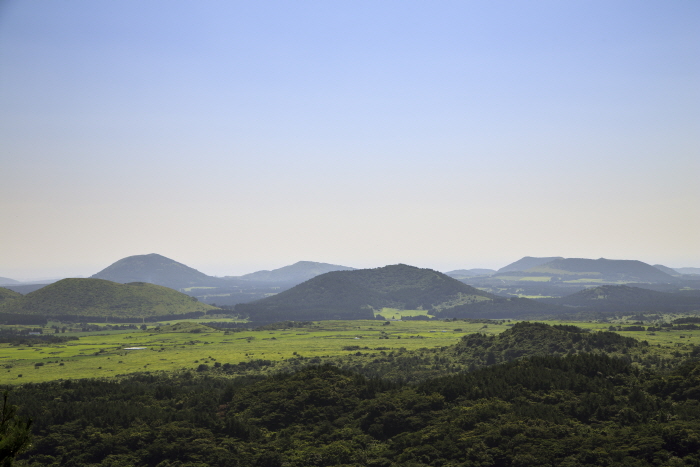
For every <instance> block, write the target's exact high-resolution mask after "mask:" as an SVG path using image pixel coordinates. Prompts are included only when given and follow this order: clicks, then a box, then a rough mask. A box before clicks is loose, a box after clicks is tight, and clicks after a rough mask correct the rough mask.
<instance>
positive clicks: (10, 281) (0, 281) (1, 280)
mask: <svg viewBox="0 0 700 467" xmlns="http://www.w3.org/2000/svg"><path fill="white" fill-rule="evenodd" d="M19 283H20V281H16V280H14V279H10V278H9V277H0V285H11V284H19Z"/></svg>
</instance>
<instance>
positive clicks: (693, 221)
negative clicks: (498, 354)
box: [0, 0, 700, 280]
mask: <svg viewBox="0 0 700 467" xmlns="http://www.w3.org/2000/svg"><path fill="white" fill-rule="evenodd" d="M699 26H700V2H697V1H695V0H676V1H673V2H662V1H648V0H630V1H618V0H602V1H601V0H567V1H565V2H562V1H545V0H542V1H534V0H533V1H521V2H512V1H501V0H493V1H492V0H489V1H476V0H475V1H463V0H461V1H438V2H427V1H411V0H405V1H403V0H402V1H390V0H386V1H384V0H372V1H362V0H358V1H344V0H339V1H334V2H327V1H305V0H299V1H294V2H289V1H260V2H250V1H227V2H224V1H219V0H217V1H212V0H198V1H181V0H150V1H142V0H120V1H119V2H95V1H94V0H66V1H61V2H57V1H50V0H32V1H20V0H0V277H9V278H13V279H17V280H27V279H36V278H39V277H65V276H89V275H91V274H94V273H96V272H97V271H99V270H101V269H103V268H105V267H107V266H108V265H109V264H111V263H113V262H115V261H117V260H119V259H121V258H123V257H126V256H131V255H138V254H147V253H159V254H162V255H164V256H167V257H169V258H172V259H174V260H176V261H179V262H182V263H184V264H187V265H188V266H191V267H194V268H196V269H198V270H200V271H202V272H204V273H207V274H210V275H221V276H223V275H238V274H245V273H248V272H252V271H256V270H260V269H273V268H278V267H281V266H285V265H287V264H291V263H294V262H296V261H300V260H308V261H319V262H327V263H333V264H342V265H347V266H353V267H379V266H383V265H386V264H396V263H405V264H411V265H414V266H420V267H430V268H434V269H437V270H441V271H449V270H452V269H462V268H467V269H468V268H481V267H486V268H494V269H497V268H500V267H502V266H504V265H506V264H509V263H511V262H513V261H515V260H517V259H519V258H521V257H523V256H564V257H582V258H600V257H605V258H611V259H638V260H641V261H645V262H648V263H650V264H659V263H660V264H664V265H667V266H671V267H683V266H695V267H700V241H699V239H700V209H699V207H700V183H698V180H699V179H700V27H699Z"/></svg>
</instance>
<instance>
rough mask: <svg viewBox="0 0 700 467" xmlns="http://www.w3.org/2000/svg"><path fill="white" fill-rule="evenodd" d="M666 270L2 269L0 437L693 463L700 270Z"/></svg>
mask: <svg viewBox="0 0 700 467" xmlns="http://www.w3.org/2000/svg"><path fill="white" fill-rule="evenodd" d="M667 269H668V270H664V267H661V266H660V265H657V266H651V265H648V264H645V263H642V262H639V261H626V260H624V261H623V260H604V259H598V260H587V259H566V258H559V257H551V258H531V257H525V258H523V259H521V260H519V261H516V262H515V263H512V264H511V265H508V266H506V267H504V268H503V269H502V270H499V271H493V270H484V269H479V270H467V269H464V270H457V271H448V272H446V273H442V272H439V271H434V270H431V269H424V268H417V267H414V266H409V265H404V264H398V265H389V266H384V267H381V268H375V269H354V268H350V267H345V266H338V265H330V264H325V263H313V262H300V263H296V264H295V265H291V266H288V267H285V268H280V269H278V270H273V271H260V272H257V273H251V274H248V275H245V276H238V277H219V278H216V277H211V276H206V275H205V274H203V273H200V272H199V271H196V270H194V269H192V268H189V267H187V266H186V265H184V264H181V263H177V262H176V261H173V260H171V259H168V258H165V257H163V256H160V255H155V254H152V255H140V256H135V257H129V258H124V259H123V260H120V261H118V262H116V263H114V264H113V265H111V266H109V267H107V268H105V269H104V270H103V271H100V272H99V273H96V274H95V275H94V276H93V277H91V278H86V279H76V278H67V279H62V280H59V281H56V282H53V283H50V284H22V283H17V282H4V285H3V287H1V288H0V323H1V324H0V385H2V387H3V389H5V390H8V391H9V394H10V398H9V403H10V404H13V406H16V407H17V412H16V414H15V415H14V416H12V417H9V418H7V420H9V422H8V423H10V425H8V426H10V427H11V428H12V429H11V430H10V431H7V432H6V433H9V434H6V435H3V434H0V438H2V437H3V436H4V438H2V439H7V440H10V441H12V442H16V443H17V444H16V445H17V446H20V448H21V449H20V448H18V449H17V450H16V451H15V454H16V458H17V461H16V465H27V466H38V465H57V466H58V465H112V466H116V465H139V466H167V465H183V466H184V465H187V466H195V465H220V466H228V465H241V466H243V465H245V466H248V465H253V466H279V467H282V466H289V467H296V466H308V465H320V466H365V465H372V466H384V467H392V466H404V465H405V466H448V465H450V466H457V465H459V466H472V465H503V466H515V465H571V466H578V465H584V466H587V465H591V466H592V465H643V466H646V465H649V466H651V465H700V455H699V454H698V453H699V452H700V441H699V440H700V406H699V405H698V397H699V395H700V286H699V284H700V281H699V280H698V279H699V278H700V276H697V275H694V274H687V272H692V271H689V270H688V269H686V270H684V271H682V272H681V271H676V270H674V269H671V268H667ZM211 291H215V292H216V293H212V292H211ZM202 293H207V295H200V294H202ZM209 294H211V295H209ZM204 297H207V298H206V299H205V298H204ZM214 299H220V301H226V300H230V302H229V303H228V304H226V303H217V302H214ZM232 302H235V303H232ZM8 413H9V412H8ZM30 419H31V420H32V424H31V425H27V421H28V420H30ZM23 437H24V438H23ZM22 439H25V440H29V439H31V440H32V444H31V445H29V444H27V442H28V441H24V442H22ZM22 443H23V444H22ZM20 451H21V452H20ZM0 454H1V453H0ZM15 454H13V455H12V456H10V457H6V459H10V458H11V457H15ZM3 455H4V454H3Z"/></svg>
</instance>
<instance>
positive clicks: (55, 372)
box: [0, 309, 700, 384]
mask: <svg viewBox="0 0 700 467" xmlns="http://www.w3.org/2000/svg"><path fill="white" fill-rule="evenodd" d="M384 311H386V312H387V313H397V312H398V311H399V310H389V309H385V310H383V312H384ZM400 311H401V313H406V311H405V310H400ZM418 311H420V310H418ZM397 318H398V316H397ZM206 321H207V320H180V321H168V324H166V323H162V324H160V325H159V326H150V325H149V327H148V329H146V330H145V331H141V330H133V329H132V330H122V331H95V332H87V333H72V334H73V335H75V336H79V338H78V340H72V341H67V342H62V343H59V344H44V343H42V344H34V345H12V344H7V343H4V344H0V384H22V383H29V382H45V381H52V380H58V379H77V378H93V377H98V378H113V377H117V376H120V375H126V374H130V373H136V372H154V371H156V372H157V371H180V370H196V369H197V368H198V367H199V366H200V365H202V364H207V365H210V366H213V365H215V364H225V363H229V364H238V363H242V362H251V361H255V360H270V361H273V362H283V361H285V360H289V359H295V358H299V357H304V358H320V359H321V360H323V359H324V358H334V357H341V356H349V355H352V354H354V353H355V352H358V351H360V352H362V353H364V354H365V355H367V354H370V355H371V354H373V353H374V352H380V351H386V352H390V351H394V350H396V351H398V350H400V349H405V350H408V351H410V350H418V349H421V348H438V347H445V346H450V345H454V344H456V343H457V342H458V341H459V340H460V338H461V337H463V336H464V335H466V334H470V333H476V332H479V333H485V334H498V333H501V332H503V331H504V330H506V329H508V327H509V325H512V324H513V322H504V323H503V324H494V323H489V324H485V323H478V322H467V321H372V320H358V321H318V322H314V323H312V324H310V325H307V326H304V327H294V328H285V329H274V330H257V331H252V330H245V331H237V332H236V331H233V330H230V331H222V330H215V329H213V328H210V327H207V326H203V325H201V324H198V323H206ZM219 321H221V320H219ZM544 322H546V323H548V324H552V325H554V324H567V325H571V324H575V325H577V326H580V327H582V328H584V329H587V330H590V331H607V330H609V329H610V326H611V325H614V326H618V325H622V326H623V329H624V327H625V326H627V325H629V324H630V323H625V322H624V320H623V321H621V322H620V323H609V322H608V323H597V322H577V323H573V322H571V321H544ZM617 332H618V333H619V334H621V335H623V336H626V337H632V338H635V339H638V340H646V341H647V342H648V343H649V344H650V346H649V348H648V350H647V352H650V353H651V354H653V355H658V356H659V357H660V358H665V357H667V356H669V355H671V354H672V353H673V352H678V351H688V349H689V348H691V347H690V344H696V345H700V330H692V331H680V330H672V331H656V332H647V331H625V330H622V331H617ZM68 334H71V333H66V334H65V335H68ZM133 347H142V348H143V349H137V350H127V349H128V348H133ZM20 375H21V376H20Z"/></svg>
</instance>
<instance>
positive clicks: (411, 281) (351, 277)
mask: <svg viewBox="0 0 700 467" xmlns="http://www.w3.org/2000/svg"><path fill="white" fill-rule="evenodd" d="M493 298H494V296H493V295H491V294H488V293H486V292H483V291H481V290H478V289H475V288H474V287H471V286H469V285H466V284H464V283H462V282H460V281H458V280H455V279H453V278H451V277H449V276H447V275H445V274H443V273H440V272H437V271H434V270H432V269H421V268H417V267H413V266H407V265H405V264H397V265H393V266H385V267H382V268H376V269H358V270H354V271H334V272H329V273H326V274H322V275H320V276H317V277H315V278H313V279H310V280H308V281H306V282H304V283H302V284H299V285H297V286H296V287H293V288H291V289H289V290H286V291H284V292H281V293H279V294H277V295H274V296H272V297H268V298H264V299H262V300H258V301H256V302H252V303H247V304H240V305H237V306H236V311H237V312H239V313H241V314H247V315H249V316H250V317H251V318H252V319H254V320H263V321H268V320H270V321H273V320H274V321H277V320H318V319H372V318H374V313H373V310H379V309H381V308H385V307H390V308H399V309H407V310H415V309H424V310H441V309H445V308H451V307H454V306H457V305H463V304H466V303H475V302H479V301H484V300H492V299H493Z"/></svg>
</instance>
